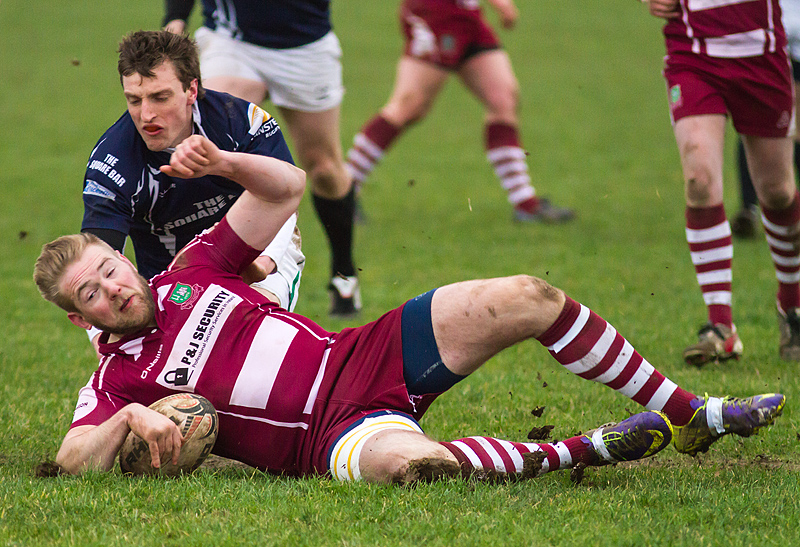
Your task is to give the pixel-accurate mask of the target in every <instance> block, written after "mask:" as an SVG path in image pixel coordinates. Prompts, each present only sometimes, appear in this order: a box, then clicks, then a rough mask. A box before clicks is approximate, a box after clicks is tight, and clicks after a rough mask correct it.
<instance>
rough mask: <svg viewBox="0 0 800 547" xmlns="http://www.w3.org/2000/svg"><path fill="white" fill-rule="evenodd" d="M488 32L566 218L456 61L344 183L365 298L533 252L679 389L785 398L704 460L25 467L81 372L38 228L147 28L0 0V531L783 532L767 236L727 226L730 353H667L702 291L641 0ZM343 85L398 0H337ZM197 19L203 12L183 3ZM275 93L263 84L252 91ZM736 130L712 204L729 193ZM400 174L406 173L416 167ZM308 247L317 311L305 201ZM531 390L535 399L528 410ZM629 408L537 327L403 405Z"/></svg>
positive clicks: (575, 537)
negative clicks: (713, 358)
mask: <svg viewBox="0 0 800 547" xmlns="http://www.w3.org/2000/svg"><path fill="white" fill-rule="evenodd" d="M519 7H520V9H521V12H522V17H521V20H520V24H519V27H518V28H517V29H516V30H515V31H513V32H503V33H502V34H501V37H502V39H503V41H504V43H505V44H506V47H507V49H508V51H509V53H510V55H511V57H512V60H513V62H514V66H515V70H516V72H517V76H518V78H519V80H520V84H521V88H522V96H521V102H522V104H521V109H522V135H523V138H524V141H525V143H526V146H527V148H528V150H529V152H530V166H531V171H532V173H533V176H534V180H535V183H536V186H537V189H538V191H539V192H540V193H542V194H544V195H548V196H550V197H551V198H552V199H553V200H554V201H556V202H557V203H559V204H564V205H569V206H571V207H574V208H575V209H577V211H578V214H579V217H578V219H577V221H576V222H574V223H572V224H570V225H567V226H562V227H547V226H538V225H537V226H520V225H516V224H513V223H512V222H511V221H510V210H509V207H508V205H507V203H506V202H505V196H504V193H503V191H502V190H501V189H500V186H499V184H498V183H497V181H496V180H495V178H494V176H493V174H492V172H491V169H490V168H489V166H488V164H487V162H486V160H485V158H484V155H483V150H482V145H481V140H482V137H481V116H482V113H481V109H480V107H479V105H478V104H477V103H476V101H475V100H474V99H472V98H471V97H469V96H468V95H467V94H466V92H465V91H464V90H463V89H462V88H461V87H460V86H459V85H458V83H457V81H455V80H453V81H452V82H450V83H449V85H448V86H447V88H446V89H445V90H444V92H443V94H442V97H441V98H440V100H439V102H438V103H437V105H436V107H435V108H434V110H433V112H432V113H431V115H430V116H429V117H428V118H427V119H426V120H424V121H423V122H422V123H420V124H419V125H418V126H416V127H414V128H412V129H410V130H409V131H408V133H407V134H406V135H405V136H404V138H402V139H401V140H400V141H399V142H398V143H397V145H396V146H395V147H394V148H393V149H392V151H391V153H390V154H388V155H387V156H386V158H385V161H384V162H383V163H382V164H381V165H380V166H379V167H378V169H377V170H376V171H375V173H374V176H373V177H372V178H371V180H370V182H369V184H368V185H367V187H366V188H365V191H364V194H363V204H364V208H365V210H366V212H367V214H368V216H369V223H368V224H367V225H365V226H361V227H359V229H358V233H357V238H356V253H357V260H358V266H359V268H360V270H361V272H360V274H361V279H362V282H363V292H364V299H365V308H364V312H363V313H362V317H361V318H360V321H363V322H366V321H368V320H372V319H375V318H377V317H378V316H379V315H380V314H381V313H382V312H384V311H386V310H388V309H390V308H392V307H394V306H397V305H399V304H401V303H402V302H403V301H404V300H406V299H408V298H411V297H413V296H416V295H417V294H420V293H422V292H424V291H426V290H428V289H430V288H432V287H434V286H439V285H442V284H445V283H450V282H454V281H459V280H462V279H469V278H475V277H492V276H502V275H509V274H515V273H529V274H533V275H537V276H540V277H543V278H544V279H546V280H548V281H550V282H551V283H553V284H554V285H556V286H558V287H561V288H563V289H564V290H566V291H567V293H568V294H570V295H571V296H572V297H573V298H575V299H577V300H579V301H581V302H583V303H585V304H586V305H588V306H589V307H591V308H592V309H593V310H595V311H596V312H598V313H599V314H601V315H602V316H603V317H605V318H606V319H608V320H609V321H610V322H611V323H612V324H614V325H615V327H617V329H618V330H619V331H620V332H621V333H623V334H624V335H625V336H626V337H627V338H628V339H629V340H630V341H631V342H632V343H633V344H634V345H635V347H636V348H637V349H638V350H639V351H640V352H641V353H642V354H643V355H644V356H645V357H646V358H647V359H648V360H649V361H650V362H651V363H653V364H654V365H655V366H656V367H657V368H658V369H659V370H661V371H662V372H664V373H665V374H666V375H667V376H669V377H670V378H671V379H673V380H674V381H676V382H677V383H679V384H680V385H682V386H684V387H685V388H687V389H690V390H692V391H695V392H698V393H703V392H706V391H707V392H709V393H715V394H722V393H731V394H737V395H748V394H751V393H758V392H764V391H781V392H783V393H786V394H787V396H788V398H789V402H788V404H787V407H786V411H785V413H784V416H783V417H782V418H780V420H779V421H778V423H777V424H776V425H775V426H774V427H772V428H771V429H769V430H767V431H764V432H762V434H761V435H759V436H757V437H754V438H751V439H744V440H742V439H733V438H726V439H724V440H722V441H720V442H719V443H717V444H716V445H715V446H714V447H713V448H712V449H711V451H710V452H709V453H708V454H707V455H704V456H702V457H700V458H697V459H692V458H689V457H686V456H682V455H679V454H676V453H675V452H674V450H672V449H668V450H666V451H665V453H662V454H659V455H658V456H656V457H655V458H653V459H652V460H650V461H649V463H648V464H647V465H639V466H631V467H623V466H616V467H606V468H602V469H597V470H589V471H588V472H587V474H586V478H585V479H584V481H583V483H581V484H580V485H578V486H575V485H573V484H572V483H571V482H570V480H569V477H568V476H567V475H566V474H564V473H554V474H550V475H548V476H546V477H543V478H541V479H539V480H536V481H534V482H527V483H516V484H506V485H487V484H480V483H473V482H461V481H445V482H441V483H437V484H433V485H422V486H418V487H414V488H393V487H382V486H373V485H366V484H360V483H359V484H339V483H335V482H332V481H328V480H324V479H305V480H289V479H282V478H276V477H270V476H267V475H263V474H261V473H256V472H252V471H247V470H242V469H217V470H203V471H201V472H199V473H197V474H195V475H194V476H191V477H185V478H181V479H178V480H158V479H131V478H127V477H122V476H121V475H120V474H119V472H118V471H115V472H114V473H112V474H106V475H102V474H90V475H87V476H85V477H81V478H75V477H62V478H57V479H50V480H43V479H37V478H35V477H34V476H33V468H34V466H35V465H36V464H37V463H38V462H40V461H41V460H43V459H45V458H52V457H54V455H55V453H56V451H57V449H58V445H59V443H60V440H61V438H62V437H63V435H64V433H65V431H66V430H67V428H68V426H69V422H70V420H71V415H72V410H73V408H74V404H75V399H76V395H77V390H78V389H79V388H80V387H81V386H82V385H84V384H85V382H86V380H87V379H88V376H89V374H90V373H91V372H92V371H93V370H94V367H95V361H94V359H93V356H92V351H91V348H90V346H89V344H88V342H87V339H86V336H85V334H83V333H82V332H79V331H78V330H77V329H76V328H74V327H73V326H71V325H70V324H69V323H68V321H67V320H66V318H65V317H64V315H63V313H61V312H60V311H58V310H57V309H55V308H54V307H53V306H50V305H48V304H46V303H45V302H44V301H43V300H41V298H40V297H39V296H38V294H37V292H36V290H35V287H34V286H33V283H32V281H31V270H32V265H33V262H34V260H35V258H36V256H37V255H38V251H39V249H40V247H41V245H42V244H43V243H45V242H47V241H50V240H51V239H54V238H55V237H57V236H59V235H61V234H63V233H68V232H74V231H77V230H78V229H79V227H80V221H81V215H82V206H81V199H80V187H81V186H80V184H81V180H82V175H83V171H84V167H85V162H86V159H87V158H88V155H89V152H90V150H91V148H92V147H93V145H94V143H95V142H96V140H97V138H98V137H99V136H100V134H101V133H102V131H103V130H104V129H105V128H106V127H108V126H109V125H110V124H111V123H113V122H114V121H115V120H116V119H117V117H118V116H119V114H120V113H121V112H122V109H123V108H124V101H123V98H122V95H121V93H120V90H119V81H118V78H117V76H116V44H117V42H118V40H119V39H120V38H121V37H122V35H123V34H125V33H126V32H128V31H131V30H136V29H138V28H144V27H147V28H153V27H155V26H156V25H158V23H159V22H160V19H161V11H160V10H161V4H160V3H159V2H147V3H142V2H136V3H132V2H121V1H118V0H111V1H109V2H78V1H75V0H62V1H60V2H55V1H53V0H50V1H47V2H39V3H27V4H25V3H20V2H13V1H11V0H5V1H0V29H2V32H0V127H2V131H0V166H2V169H0V197H2V199H0V241H1V242H2V243H0V301H2V302H3V304H4V306H3V310H4V312H5V315H6V320H5V323H4V329H3V332H2V342H0V400H2V404H0V544H2V545H14V546H16V545H19V546H34V545H47V546H51V545H59V546H61V545H64V546H67V545H70V546H85V545H103V546H106V545H131V544H140V545H187V544H189V545H198V546H201V545H209V546H210V545H215V546H216V545H249V544H255V543H256V542H259V543H261V544H264V545H278V544H286V545H343V546H356V545H454V544H456V543H463V544H466V545H496V544H500V543H501V542H502V543H507V544H509V545H534V544H536V545H609V546H617V545H634V546H639V545H693V546H700V545H723V544H725V545H750V544H753V543H756V542H758V543H760V544H763V545H770V544H775V545H793V544H797V543H798V541H800V532H798V531H797V526H796V523H797V521H798V519H799V518H800V499H799V496H800V495H799V494H798V492H800V484H798V479H797V477H798V473H797V471H798V464H800V453H799V451H798V429H799V428H798V423H797V420H798V418H797V417H796V416H795V415H794V406H795V401H797V400H798V397H800V380H799V379H798V375H797V374H796V370H797V365H794V364H787V363H783V362H781V361H780V360H779V358H778V355H777V354H778V352H777V337H778V335H777V328H776V319H775V308H774V306H775V304H774V293H775V288H776V282H775V277H774V272H773V270H772V267H771V266H770V262H769V254H768V250H767V247H766V244H765V243H764V241H763V240H759V241H754V242H744V243H740V242H737V243H736V249H735V253H736V254H735V258H734V291H735V297H734V298H735V306H736V307H735V316H736V320H737V325H738V328H739V332H740V334H741V336H742V338H743V340H744V344H745V356H744V358H743V359H742V360H740V361H737V362H732V363H729V364H726V365H725V366H719V367H709V368H706V369H703V370H695V369H691V368H689V367H687V366H685V365H684V364H683V363H682V362H681V358H680V354H681V351H682V349H683V347H684V346H685V345H686V344H687V343H688V342H690V341H691V340H692V339H693V337H694V334H695V331H696V329H697V327H698V326H699V325H700V324H701V323H702V322H703V321H704V319H705V312H704V308H703V305H702V300H701V298H700V292H699V289H698V287H697V285H696V281H695V279H694V274H693V271H692V266H691V263H690V260H689V256H688V252H687V248H686V242H685V240H684V235H683V198H682V196H683V189H682V182H681V174H680V168H679V161H678V156H677V152H676V149H675V144H674V141H673V137H672V133H671V130H670V127H669V117H668V113H667V107H666V101H665V90H664V85H663V82H662V78H661V75H660V70H661V62H662V61H661V58H662V55H663V43H662V40H661V37H660V32H659V27H660V25H659V22H658V21H656V20H654V19H653V18H651V17H650V16H649V15H647V14H646V11H645V9H644V8H643V6H641V5H640V4H639V3H638V2H635V3H632V2H622V1H612V2H607V1H600V0H583V1H581V2H519ZM333 8H334V23H335V25H336V29H337V32H338V34H339V37H340V39H341V41H342V46H343V49H344V66H345V83H346V86H347V95H346V97H345V102H344V104H343V108H342V141H343V143H344V145H345V146H348V145H349V143H350V140H351V138H352V136H353V134H355V132H356V131H358V129H359V128H360V126H361V125H362V124H363V123H364V121H365V120H366V119H368V117H370V116H371V115H372V114H374V112H375V111H376V110H377V109H378V108H380V106H381V105H382V104H383V102H384V101H385V100H386V98H387V96H388V94H389V91H390V89H391V85H392V79H393V77H394V65H395V62H396V59H397V55H398V53H399V51H400V47H401V41H400V37H399V33H398V30H397V22H396V18H395V11H396V2H359V3H354V2H347V1H344V0H334V2H333ZM196 25H197V17H195V19H194V20H193V26H196ZM268 108H269V107H268ZM732 145H733V140H732V139H730V141H729V142H728V146H727V148H726V154H727V157H728V161H727V162H726V164H727V165H728V166H729V167H728V171H727V172H726V177H727V184H728V188H727V204H728V206H729V212H730V213H732V212H734V211H735V207H736V206H737V192H736V188H735V184H734V183H733V181H734V180H735V172H734V171H733V165H734V162H733V158H732V152H733V146H732ZM412 181H413V182H412ZM301 227H302V229H303V236H304V237H303V240H304V250H305V252H306V255H307V256H308V263H307V267H306V270H305V274H304V277H303V284H302V290H301V301H300V304H299V305H298V308H297V311H299V312H300V313H303V314H305V315H308V316H309V317H311V318H313V319H315V320H317V321H319V322H320V323H321V324H322V325H324V326H325V327H327V328H329V329H332V330H334V329H340V328H343V327H345V326H347V323H345V322H342V321H333V320H330V319H328V318H327V316H326V311H327V306H328V301H327V294H326V291H325V284H326V282H327V278H326V276H327V270H328V254H327V253H328V251H327V246H326V244H325V241H324V238H323V235H322V232H321V230H320V228H319V226H318V223H317V221H316V218H315V214H314V212H313V210H312V208H311V207H310V204H309V203H308V200H306V201H305V202H304V203H303V206H302V210H301ZM539 405H542V406H545V407H546V410H545V413H544V415H543V416H542V417H541V418H534V417H533V416H532V415H531V414H530V410H531V409H532V408H534V407H536V406H539ZM629 410H630V411H636V410H637V408H636V406H635V405H634V404H633V403H631V402H630V401H629V400H627V399H625V398H624V397H620V396H619V395H618V394H616V393H614V392H612V391H611V390H609V389H606V388H604V387H602V386H599V385H597V384H594V383H590V382H585V381H583V380H580V379H579V378H576V377H575V376H573V375H572V374H570V373H568V372H567V371H565V370H564V369H562V368H560V367H559V366H558V364H557V363H555V361H553V360H552V359H551V358H550V356H549V355H548V353H547V352H546V351H545V350H544V349H543V348H542V347H541V346H539V344H538V343H536V342H527V343H524V344H521V345H520V346H518V347H515V348H512V349H510V350H508V351H506V352H504V353H503V354H501V355H499V356H498V357H496V358H495V359H493V360H492V361H491V362H490V363H488V364H487V365H486V367H484V368H482V369H481V370H480V371H478V372H477V373H475V374H474V375H473V377H471V378H469V379H468V380H466V381H464V382H462V383H461V384H459V385H458V386H457V387H456V388H454V389H453V390H452V391H451V392H450V393H448V394H446V395H445V396H443V397H441V398H440V399H439V401H437V403H436V404H435V405H434V406H433V407H432V408H431V410H430V412H429V414H428V415H426V417H425V419H424V420H423V426H424V427H425V428H426V430H427V431H428V432H429V433H430V434H431V435H433V436H435V437H437V438H441V439H450V438H456V437H460V436H465V435H471V434H487V435H493V436H498V437H505V438H511V439H518V440H524V439H525V436H526V434H527V431H529V430H530V428H532V427H534V426H539V425H544V424H552V425H554V426H555V430H554V435H555V436H556V437H557V438H565V437H567V436H569V435H572V434H574V433H575V432H577V431H580V430H584V431H585V430H586V429H588V428H590V427H593V426H595V425H598V424H599V423H602V422H605V421H608V420H610V419H619V418H620V417H624V416H625V415H626V412H627V411H629Z"/></svg>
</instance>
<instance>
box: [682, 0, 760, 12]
mask: <svg viewBox="0 0 800 547" xmlns="http://www.w3.org/2000/svg"><path fill="white" fill-rule="evenodd" d="M758 1H760V0H689V3H688V5H689V10H690V11H702V10H706V9H713V8H720V7H722V6H733V5H735V4H744V3H745V2H758Z"/></svg>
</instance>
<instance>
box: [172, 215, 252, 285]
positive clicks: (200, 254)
mask: <svg viewBox="0 0 800 547" xmlns="http://www.w3.org/2000/svg"><path fill="white" fill-rule="evenodd" d="M260 254H261V251H260V250H258V249H255V248H253V247H251V246H250V245H248V244H247V243H245V242H244V241H243V240H242V238H240V237H239V236H238V235H237V234H236V232H234V231H233V228H231V226H230V224H228V220H227V219H226V218H224V217H223V219H222V220H221V221H220V222H219V223H218V224H217V225H216V226H214V227H213V228H211V229H209V230H206V231H205V232H203V233H202V234H200V235H199V236H197V237H196V238H195V239H194V240H193V241H192V242H191V243H189V244H188V245H187V246H186V247H184V248H183V250H182V251H181V253H180V254H179V255H178V256H177V257H176V258H175V260H174V261H173V263H172V264H171V265H170V267H169V271H170V272H172V271H176V270H178V269H183V268H186V267H189V266H210V267H212V268H214V269H217V270H220V271H223V272H228V273H232V274H237V275H238V274H239V273H241V271H242V270H243V269H244V268H245V267H246V266H248V265H249V264H250V263H251V262H253V261H254V260H255V259H256V258H258V256H259V255H260Z"/></svg>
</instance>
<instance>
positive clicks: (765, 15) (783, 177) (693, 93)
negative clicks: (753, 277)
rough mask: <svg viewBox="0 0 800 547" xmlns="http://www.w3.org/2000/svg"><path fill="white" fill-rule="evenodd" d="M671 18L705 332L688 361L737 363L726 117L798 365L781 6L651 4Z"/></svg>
mask: <svg viewBox="0 0 800 547" xmlns="http://www.w3.org/2000/svg"><path fill="white" fill-rule="evenodd" d="M648 4H649V8H650V12H651V13H652V14H653V15H655V16H657V17H663V18H665V19H666V20H667V22H666V24H665V26H664V37H665V39H666V46H667V56H666V58H665V62H666V67H665V69H664V76H665V78H666V81H667V87H668V92H669V97H668V98H669V106H670V114H671V118H672V122H673V130H674V133H675V139H676V141H677V144H678V151H679V153H680V157H681V166H682V168H683V177H684V181H685V194H686V239H687V241H688V243H689V249H690V251H691V258H692V263H693V264H694V268H695V272H696V274H697V281H698V283H699V285H700V288H701V290H702V294H703V299H704V301H705V303H706V306H707V309H708V324H706V325H705V326H703V327H702V328H701V329H700V331H699V339H698V342H697V343H696V344H693V345H691V346H689V347H688V348H686V350H685V351H684V353H683V356H684V359H685V360H686V361H687V362H688V363H690V364H694V365H698V366H701V365H703V364H705V363H708V362H712V361H722V360H725V359H729V358H732V357H733V358H738V357H739V356H740V355H741V353H742V342H741V340H740V339H739V336H738V334H737V332H736V327H735V326H734V323H733V313H732V299H731V281H732V270H731V261H732V258H733V245H732V239H731V229H730V224H729V223H728V219H727V217H726V215H725V209H724V207H723V203H722V197H723V183H722V171H723V169H722V164H723V147H724V137H725V125H726V121H727V116H728V115H730V116H731V119H732V121H733V126H734V128H735V129H736V132H737V133H738V134H739V135H740V136H741V138H742V142H743V144H744V149H745V154H746V155H747V162H748V164H749V165H750V171H751V174H752V176H753V183H754V187H755V189H756V193H757V195H758V200H759V203H760V206H761V210H762V212H763V215H764V226H765V229H766V232H767V242H768V243H769V247H770V251H771V255H772V260H773V265H774V267H775V271H776V275H777V278H778V294H777V306H778V316H779V326H780V344H779V347H780V355H781V357H782V358H783V359H786V360H792V361H797V360H800V313H799V312H800V310H799V309H798V307H800V284H799V282H800V245H799V241H798V240H799V239H800V194H798V191H797V188H796V187H795V182H794V172H793V166H792V152H793V140H792V137H791V135H793V134H794V122H795V119H794V95H793V87H792V77H791V70H790V65H789V60H788V58H787V54H786V36H785V33H784V30H783V25H782V24H781V9H780V5H779V4H778V0H756V1H746V0H732V1H728V2H724V3H719V2H692V3H690V4H689V5H688V6H687V5H686V4H685V3H683V2H680V3H679V2H678V0H649V1H648Z"/></svg>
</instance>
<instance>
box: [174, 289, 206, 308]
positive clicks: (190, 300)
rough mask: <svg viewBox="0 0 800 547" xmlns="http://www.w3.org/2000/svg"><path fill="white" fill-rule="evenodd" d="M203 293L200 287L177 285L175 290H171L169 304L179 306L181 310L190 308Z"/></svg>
mask: <svg viewBox="0 0 800 547" xmlns="http://www.w3.org/2000/svg"><path fill="white" fill-rule="evenodd" d="M202 291H203V289H202V287H200V285H191V286H190V285H184V284H183V283H177V284H176V285H175V288H174V289H172V294H170V295H169V300H170V302H174V303H175V304H180V306H181V309H186V308H190V307H191V306H192V304H194V302H195V301H196V300H197V299H198V298H199V297H200V293H201V292H202Z"/></svg>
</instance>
